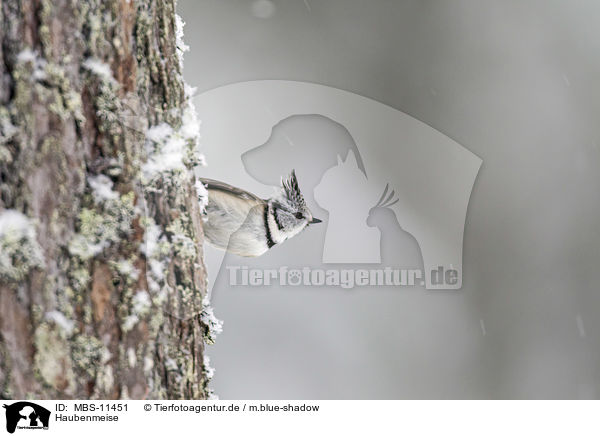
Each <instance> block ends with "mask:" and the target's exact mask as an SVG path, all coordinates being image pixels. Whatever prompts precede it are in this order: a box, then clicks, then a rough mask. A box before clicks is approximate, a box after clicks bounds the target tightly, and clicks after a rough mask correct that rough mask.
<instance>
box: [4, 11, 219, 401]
mask: <svg viewBox="0 0 600 436" xmlns="http://www.w3.org/2000/svg"><path fill="white" fill-rule="evenodd" d="M176 21H177V20H176V15H175V3H174V1H173V0H150V1H141V0H139V1H129V0H109V1H101V0H91V1H87V2H79V1H76V0H53V1H50V0H34V1H25V0H23V1H17V0H13V1H6V0H0V42H1V44H0V214H1V213H2V212H3V211H11V213H12V211H14V212H15V213H19V214H22V216H24V217H26V219H27V220H28V222H29V224H30V225H31V228H32V229H33V231H34V235H33V239H32V240H31V241H29V242H31V244H30V245H29V246H28V245H27V244H24V245H23V247H29V248H27V250H26V249H25V248H23V249H21V250H19V249H18V248H15V247H16V246H15V245H14V235H12V233H11V236H10V237H12V238H13V240H10V238H9V237H4V239H3V236H2V234H1V233H0V246H2V244H3V243H4V244H9V243H11V244H13V245H11V247H13V248H14V250H13V252H11V253H10V256H6V259H5V260H4V262H5V263H6V264H7V265H8V269H7V273H5V274H4V273H2V271H3V269H2V268H0V395H1V396H2V397H6V398H176V399H183V398H206V397H207V396H208V395H209V389H208V380H209V378H210V377H209V376H210V374H211V373H212V371H211V370H210V369H209V368H208V364H207V363H206V361H205V359H204V355H203V352H204V344H205V333H206V332H207V328H208V326H207V325H206V324H205V321H203V319H204V318H203V310H204V309H205V307H204V306H203V304H202V301H203V297H204V295H205V290H206V271H205V268H204V263H203V258H202V256H203V253H202V242H203V232H202V222H201V211H200V206H199V203H198V198H197V193H196V189H195V182H196V180H195V177H194V172H193V168H194V166H196V165H199V164H200V163H201V159H200V158H199V155H198V150H197V139H198V138H197V131H196V130H195V129H193V128H190V126H192V125H193V123H194V122H195V114H194V113H193V107H192V106H191V103H190V92H189V90H188V89H187V88H186V86H185V84H184V82H183V79H182V75H181V68H182V65H181V56H182V53H181V50H182V48H181V47H178V41H177V38H176V36H177V32H178V28H177V26H178V23H177V22H176ZM156 126H163V127H166V128H168V129H170V131H169V132H170V136H169V137H168V138H167V137H165V138H164V139H165V141H163V142H161V141H158V143H157V142H156V141H153V140H152V139H149V137H148V134H147V132H149V131H151V129H152V128H153V127H156ZM174 146H177V147H178V148H177V150H178V151H179V152H180V153H181V162H180V164H178V165H173V166H170V167H162V168H161V167H156V166H155V167H153V168H152V171H145V169H148V167H145V166H144V165H146V164H147V163H148V162H149V161H150V160H151V159H152V156H153V155H154V154H156V153H159V154H160V153H165V152H170V151H172V148H173V147H174ZM165 150H166V151H165ZM171 157H172V156H171ZM27 235H29V233H27ZM27 235H25V236H27ZM27 237H28V236H27ZM26 240H27V239H26ZM7 246H8V245H7ZM36 250H38V251H39V256H37V257H36V256H34V253H35V252H36ZM0 262H2V258H1V256H0ZM13 266H14V267H15V269H14V270H13V269H10V267H13Z"/></svg>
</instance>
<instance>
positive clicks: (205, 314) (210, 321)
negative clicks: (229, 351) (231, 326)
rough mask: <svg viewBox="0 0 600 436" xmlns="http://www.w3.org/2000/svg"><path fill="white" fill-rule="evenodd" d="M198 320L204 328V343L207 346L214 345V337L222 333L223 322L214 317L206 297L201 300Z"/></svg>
mask: <svg viewBox="0 0 600 436" xmlns="http://www.w3.org/2000/svg"><path fill="white" fill-rule="evenodd" d="M200 320H201V321H202V323H203V324H204V325H205V326H206V332H205V339H206V342H207V343H209V344H214V343H215V339H216V337H217V336H218V335H219V334H221V333H222V332H223V321H221V320H220V319H218V318H217V317H216V316H215V314H214V312H213V308H212V306H211V305H210V301H209V300H208V298H206V297H204V299H203V300H202V313H201V314H200Z"/></svg>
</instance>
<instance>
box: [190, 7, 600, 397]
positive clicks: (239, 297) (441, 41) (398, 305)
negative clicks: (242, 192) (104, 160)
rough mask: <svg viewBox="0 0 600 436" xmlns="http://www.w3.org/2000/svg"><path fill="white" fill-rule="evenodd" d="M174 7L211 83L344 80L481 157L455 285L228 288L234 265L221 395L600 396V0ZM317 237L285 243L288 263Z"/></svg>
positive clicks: (225, 297) (410, 244) (342, 84)
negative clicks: (460, 280)
mask: <svg viewBox="0 0 600 436" xmlns="http://www.w3.org/2000/svg"><path fill="white" fill-rule="evenodd" d="M178 12H179V14H180V15H181V16H182V18H183V19H184V21H185V22H186V23H187V25H186V27H185V41H186V43H187V44H188V45H189V46H190V47H191V51H190V52H189V53H187V54H186V60H185V76H186V80H187V82H188V83H189V84H190V85H192V86H196V87H198V92H202V91H205V90H209V89H212V88H215V87H218V86H221V85H225V84H229V83H235V82H239V81H245V80H253V79H289V80H301V81H307V82H314V83H319V84H325V85H330V86H334V87H337V88H341V89H345V90H348V91H352V92H355V93H357V94H361V95H365V96H367V97H370V98H373V99H375V100H378V101H380V102H382V103H385V104H388V105H390V106H392V107H394V108H396V109H398V110H401V111H403V112H405V113H407V114H409V115H411V116H413V117H415V118H417V119H419V120H421V121H423V122H425V123H427V124H428V125H430V126H432V127H433V128H435V129H437V130H439V131H440V132H442V133H444V134H445V135H447V136H449V137H450V138H452V139H454V140H456V141H457V142H458V143H460V144H461V145H463V146H464V147H466V148H467V149H469V150H471V151H472V152H473V153H475V154H476V155H478V156H479V157H481V158H482V159H483V166H482V168H481V170H480V172H479V175H478V178H477V180H476V182H475V187H474V189H473V194H472V196H471V201H470V204H469V211H468V214H467V222H466V226H465V235H464V256H463V288H462V289H461V290H459V291H426V290H424V289H421V288H414V289H390V288H376V289H354V290H343V289H331V288H323V289H316V288H308V289H301V288H289V287H288V288H277V287H271V288H264V289H255V288H241V287H228V285H227V282H228V277H227V275H228V273H227V271H222V272H221V274H220V275H219V277H217V279H216V280H217V288H218V292H216V294H215V296H214V300H213V304H214V307H215V312H216V314H217V316H218V317H219V318H221V319H223V320H224V321H225V325H224V332H223V333H222V334H221V335H220V336H219V337H218V339H217V343H216V345H214V346H211V347H208V350H207V351H208V354H209V355H210V356H211V361H212V364H213V366H214V367H215V368H216V374H215V377H214V379H213V382H212V387H213V388H214V389H215V391H216V393H217V394H218V395H219V396H220V397H221V398H224V399H237V398H248V399H251V398H256V399H277V398H310V399H343V398H356V399H363V398H364V399H371V398H372V399H377V398H382V399H387V398H598V396H599V395H600V340H599V338H600V317H598V311H599V309H600V268H598V267H599V266H600V231H599V223H600V220H599V218H600V204H599V203H600V195H599V189H598V186H600V180H599V178H600V171H598V169H599V168H598V167H599V163H600V127H599V126H600V124H599V123H598V119H599V118H600V28H599V27H598V25H597V24H598V18H597V17H598V16H600V3H598V2H597V1H595V0H588V1H579V0H574V1H570V2H565V1H551V0H538V1H533V0H530V1H522V0H519V1H517V0H504V1H485V0H484V1H482V0H468V1H467V0H452V1H446V0H438V1H428V0H414V1H405V0H396V1H391V0H389V1H384V0H377V1H375V0H374V1H369V2H367V1H359V0H306V1H303V0H273V1H267V0H258V1H252V0H202V1H193V0H179V4H178ZM210 159H211V156H210V155H209V156H207V160H208V162H209V165H210ZM315 215H316V214H315ZM397 232H398V235H397V236H398V237H399V238H400V239H401V240H402V241H404V244H405V245H406V247H407V248H406V249H407V250H408V251H410V252H411V253H414V252H418V251H417V250H418V246H417V245H416V242H415V241H414V240H413V239H411V238H410V237H409V236H407V235H406V233H404V234H403V233H402V230H400V229H397ZM402 234H403V235H404V236H402ZM318 237H320V236H319V235H318V233H317V232H314V233H310V232H308V231H307V232H306V233H305V234H303V235H302V237H298V238H296V239H294V240H292V241H289V243H286V244H288V246H286V245H283V246H282V247H279V248H281V249H282V250H280V251H279V252H278V253H277V256H278V257H277V259H276V261H277V264H280V263H285V262H286V260H284V261H282V260H281V259H287V260H289V261H290V262H291V261H293V259H294V253H295V251H294V250H302V249H303V247H304V248H306V250H309V251H310V247H311V242H312V241H313V239H314V238H318ZM272 255H273V253H269V254H267V255H266V256H272ZM273 259H274V260H275V258H273ZM264 261H265V262H268V258H265V259H264ZM288 263H289V262H288ZM304 263H306V262H304ZM238 264H240V263H239V262H238ZM247 264H248V265H252V263H251V262H249V263H247Z"/></svg>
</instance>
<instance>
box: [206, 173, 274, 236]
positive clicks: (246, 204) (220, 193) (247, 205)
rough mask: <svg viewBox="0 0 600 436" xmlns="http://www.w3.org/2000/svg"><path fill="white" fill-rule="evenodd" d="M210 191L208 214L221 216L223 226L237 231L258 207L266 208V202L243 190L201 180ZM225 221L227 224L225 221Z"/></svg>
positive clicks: (217, 182) (215, 181)
mask: <svg viewBox="0 0 600 436" xmlns="http://www.w3.org/2000/svg"><path fill="white" fill-rule="evenodd" d="M200 181H201V182H202V183H204V184H205V185H206V188H207V190H208V206H207V212H208V215H209V218H210V217H211V215H213V214H217V215H218V216H220V218H219V221H220V222H221V225H225V226H226V227H229V230H230V231H234V230H237V229H238V228H239V226H241V225H242V223H243V222H244V221H245V220H246V217H247V216H248V214H249V213H250V211H252V209H254V208H255V207H257V206H264V205H265V204H266V202H265V200H262V199H261V198H259V197H257V196H256V195H254V194H251V193H250V192H248V191H244V190H243V189H240V188H236V187H235V186H231V185H228V184H227V183H223V182H219V181H217V180H211V179H200ZM223 220H225V222H224V221H223Z"/></svg>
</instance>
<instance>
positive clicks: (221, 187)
mask: <svg viewBox="0 0 600 436" xmlns="http://www.w3.org/2000/svg"><path fill="white" fill-rule="evenodd" d="M200 181H201V182H202V183H203V184H204V185H205V186H206V189H208V190H209V191H210V190H212V191H220V192H222V193H224V194H228V195H233V196H235V197H240V198H242V199H244V200H249V201H258V202H262V201H264V200H263V199H261V198H259V197H257V196H256V195H254V194H252V193H250V192H248V191H244V190H243V189H240V188H236V187H235V186H231V185H228V184H227V183H223V182H219V181H218V180H212V179H203V178H201V179H200Z"/></svg>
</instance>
